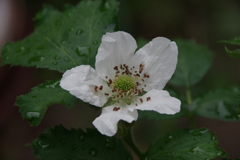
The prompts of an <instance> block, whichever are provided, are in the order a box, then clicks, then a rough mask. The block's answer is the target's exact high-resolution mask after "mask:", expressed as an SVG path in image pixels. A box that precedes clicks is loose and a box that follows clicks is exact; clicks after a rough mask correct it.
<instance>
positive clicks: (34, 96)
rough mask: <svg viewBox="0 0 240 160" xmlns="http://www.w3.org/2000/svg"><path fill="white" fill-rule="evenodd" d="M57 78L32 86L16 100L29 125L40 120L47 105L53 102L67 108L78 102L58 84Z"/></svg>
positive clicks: (36, 123) (35, 123)
mask: <svg viewBox="0 0 240 160" xmlns="http://www.w3.org/2000/svg"><path fill="white" fill-rule="evenodd" d="M59 82H60V81H59V80H52V81H49V82H47V83H43V84H41V85H39V86H37V87H34V88H32V91H31V92H29V93H28V94H26V95H21V96H20V97H19V98H18V99H17V102H16V105H18V106H19V107H20V109H19V111H20V113H21V114H22V117H23V118H26V119H28V120H29V122H30V123H31V125H38V124H39V123H40V121H41V120H42V118H43V116H44V114H45V112H46V110H47V108H48V106H50V105H52V104H54V103H60V104H64V105H66V106H67V107H68V108H71V107H73V106H74V104H76V103H78V101H79V99H78V98H76V97H74V96H72V95H71V94H70V93H69V92H68V91H66V90H63V89H62V88H61V87H60V86H59Z"/></svg>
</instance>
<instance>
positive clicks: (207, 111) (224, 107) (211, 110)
mask: <svg viewBox="0 0 240 160" xmlns="http://www.w3.org/2000/svg"><path fill="white" fill-rule="evenodd" d="M239 91H240V89H239V88H231V89H218V90H215V91H210V92H208V93H206V94H204V95H203V96H202V97H199V98H197V99H195V100H194V102H193V103H194V105H195V106H194V108H195V111H194V112H195V114H197V115H200V116H203V117H208V118H214V119H220V120H225V121H227V120H228V121H230V120H231V121H234V120H239V118H238V111H237V109H238V98H237V95H238V93H239Z"/></svg>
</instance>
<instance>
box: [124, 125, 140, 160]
mask: <svg viewBox="0 0 240 160" xmlns="http://www.w3.org/2000/svg"><path fill="white" fill-rule="evenodd" d="M132 128H133V127H132V126H131V127H130V128H128V129H127V130H126V135H125V136H124V137H123V140H124V141H125V142H126V143H127V145H128V146H129V147H131V149H132V150H133V151H134V152H135V153H136V155H137V156H139V157H141V156H142V152H141V150H140V149H139V147H138V146H137V144H136V142H135V139H134V136H133V131H132Z"/></svg>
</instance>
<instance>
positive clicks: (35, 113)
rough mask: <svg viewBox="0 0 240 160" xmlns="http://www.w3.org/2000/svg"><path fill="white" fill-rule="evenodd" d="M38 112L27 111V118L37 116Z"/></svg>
mask: <svg viewBox="0 0 240 160" xmlns="http://www.w3.org/2000/svg"><path fill="white" fill-rule="evenodd" d="M39 116H40V113H39V112H27V117H28V118H39Z"/></svg>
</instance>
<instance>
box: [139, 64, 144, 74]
mask: <svg viewBox="0 0 240 160" xmlns="http://www.w3.org/2000/svg"><path fill="white" fill-rule="evenodd" d="M143 70H144V64H143V63H141V64H140V65H139V73H142V71H143Z"/></svg>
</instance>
